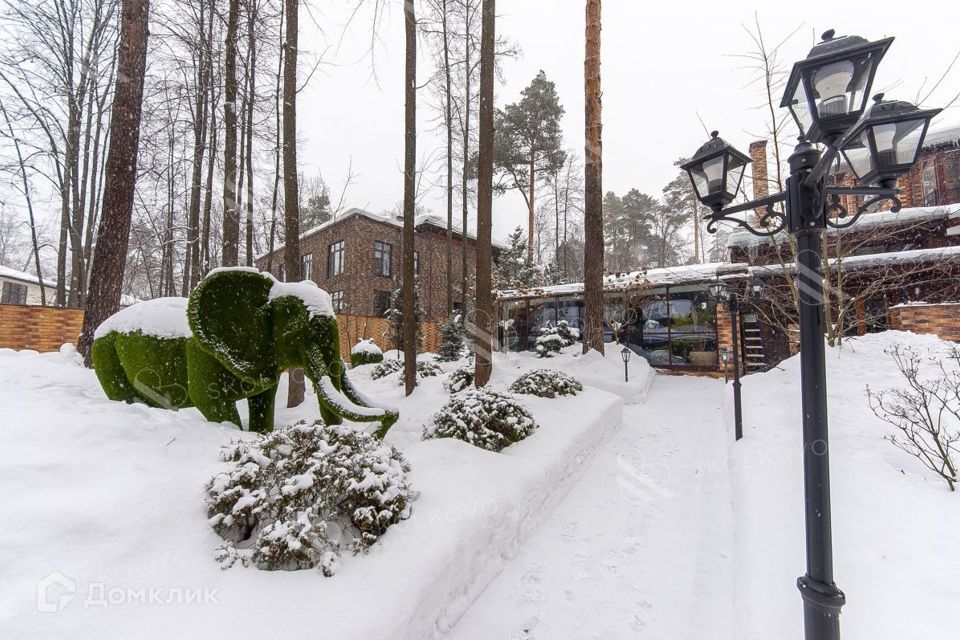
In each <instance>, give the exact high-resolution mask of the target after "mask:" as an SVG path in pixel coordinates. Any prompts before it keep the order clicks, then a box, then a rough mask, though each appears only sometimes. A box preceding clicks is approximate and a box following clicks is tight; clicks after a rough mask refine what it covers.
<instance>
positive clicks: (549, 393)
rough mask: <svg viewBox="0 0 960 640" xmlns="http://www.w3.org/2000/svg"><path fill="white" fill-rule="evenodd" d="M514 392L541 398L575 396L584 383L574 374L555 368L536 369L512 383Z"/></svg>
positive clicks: (581, 389)
mask: <svg viewBox="0 0 960 640" xmlns="http://www.w3.org/2000/svg"><path fill="white" fill-rule="evenodd" d="M510 391H511V392H512V393H524V394H527V395H531V396H539V397H541V398H555V397H557V396H575V395H577V393H579V392H581V391H583V385H582V384H581V383H580V381H579V380H577V379H576V378H574V377H573V376H571V375H569V374H566V373H564V372H563V371H556V370H554V369H536V370H534V371H530V372H528V373H525V374H523V375H522V376H520V377H519V378H517V379H516V380H515V381H514V382H513V384H512V385H510Z"/></svg>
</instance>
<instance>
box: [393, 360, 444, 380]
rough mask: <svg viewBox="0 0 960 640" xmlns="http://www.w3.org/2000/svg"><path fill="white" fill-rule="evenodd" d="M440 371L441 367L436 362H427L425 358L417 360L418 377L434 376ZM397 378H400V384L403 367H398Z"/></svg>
mask: <svg viewBox="0 0 960 640" xmlns="http://www.w3.org/2000/svg"><path fill="white" fill-rule="evenodd" d="M442 373H443V369H441V368H440V365H438V364H436V363H433V362H428V361H427V360H419V361H418V362H417V377H418V378H435V377H437V376H439V375H441V374H442ZM397 378H398V379H399V380H400V384H403V367H401V368H400V373H399V375H398V376H397Z"/></svg>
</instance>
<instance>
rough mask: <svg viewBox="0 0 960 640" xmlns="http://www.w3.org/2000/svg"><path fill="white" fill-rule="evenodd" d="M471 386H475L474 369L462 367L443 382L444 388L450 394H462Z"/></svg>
mask: <svg viewBox="0 0 960 640" xmlns="http://www.w3.org/2000/svg"><path fill="white" fill-rule="evenodd" d="M471 386H473V368H471V367H460V368H459V369H457V370H456V371H454V372H453V373H451V374H450V375H449V376H447V379H446V380H444V382H443V388H444V389H446V390H447V393H449V394H454V393H460V392H461V391H463V390H464V389H467V388H469V387H471Z"/></svg>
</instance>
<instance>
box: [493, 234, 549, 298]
mask: <svg viewBox="0 0 960 640" xmlns="http://www.w3.org/2000/svg"><path fill="white" fill-rule="evenodd" d="M507 245H508V246H507V247H506V248H505V249H503V250H502V251H501V252H500V258H499V260H498V261H497V264H496V265H495V267H494V271H493V288H494V289H529V288H531V287H542V286H544V285H545V284H546V279H545V277H544V272H543V270H542V269H540V268H539V267H537V266H530V265H528V264H527V242H526V240H524V239H523V229H521V228H520V227H517V228H516V229H514V230H513V233H511V234H510V236H509V237H508V238H507Z"/></svg>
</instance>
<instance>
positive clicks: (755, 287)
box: [750, 276, 766, 300]
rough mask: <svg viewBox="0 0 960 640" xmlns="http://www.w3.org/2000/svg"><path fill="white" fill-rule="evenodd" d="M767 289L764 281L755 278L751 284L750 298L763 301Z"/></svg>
mask: <svg viewBox="0 0 960 640" xmlns="http://www.w3.org/2000/svg"><path fill="white" fill-rule="evenodd" d="M765 288H766V285H765V284H764V283H763V280H761V279H760V278H758V277H756V276H754V277H753V280H752V281H751V282H750V297H751V298H752V299H753V300H762V299H763V291H764V289H765Z"/></svg>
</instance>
